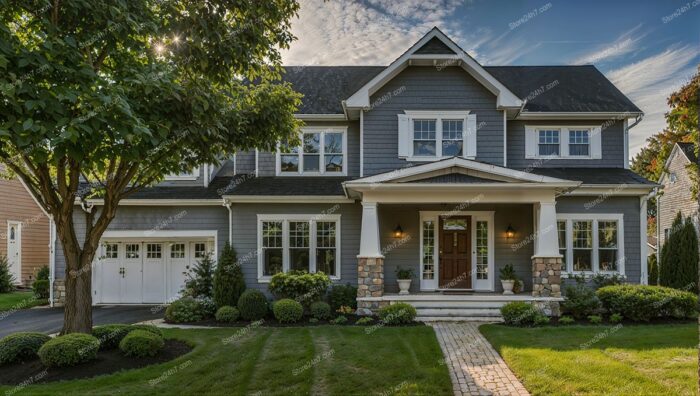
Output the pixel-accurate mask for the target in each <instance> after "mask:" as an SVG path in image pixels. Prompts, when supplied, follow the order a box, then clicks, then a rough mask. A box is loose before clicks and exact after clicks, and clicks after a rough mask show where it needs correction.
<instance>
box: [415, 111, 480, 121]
mask: <svg viewBox="0 0 700 396" xmlns="http://www.w3.org/2000/svg"><path fill="white" fill-rule="evenodd" d="M403 112H404V113H405V114H406V115H407V116H409V117H411V118H422V117H425V118H460V119H461V118H466V117H467V116H469V113H470V111H469V110H404V111H403Z"/></svg>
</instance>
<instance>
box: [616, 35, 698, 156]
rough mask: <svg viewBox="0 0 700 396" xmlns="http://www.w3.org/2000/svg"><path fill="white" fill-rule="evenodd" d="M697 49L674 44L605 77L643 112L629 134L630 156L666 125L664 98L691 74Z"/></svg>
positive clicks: (667, 108) (666, 106)
mask: <svg viewBox="0 0 700 396" xmlns="http://www.w3.org/2000/svg"><path fill="white" fill-rule="evenodd" d="M699 56H700V50H698V49H697V48H696V47H695V46H691V45H685V46H680V45H674V46H672V47H670V48H667V49H666V50H665V51H663V52H661V53H658V54H656V55H653V56H650V57H648V58H646V59H643V60H641V61H639V62H636V63H632V64H630V65H627V66H624V67H621V68H619V69H616V70H613V71H610V72H608V73H606V74H607V76H608V78H609V79H610V81H612V82H613V84H615V85H616V86H617V87H618V88H619V89H620V90H621V91H622V92H623V93H624V94H625V95H627V96H628V97H629V98H630V99H631V100H632V101H633V102H634V103H635V104H636V105H637V106H638V107H639V108H640V109H642V111H644V113H645V115H644V120H643V121H642V122H641V123H640V124H639V125H637V126H636V127H635V128H634V129H632V130H631V131H630V154H631V155H634V154H636V153H637V152H638V151H639V150H640V149H641V148H642V147H643V146H644V143H645V140H646V138H648V137H649V136H651V135H653V134H655V133H658V132H661V131H662V130H663V129H664V127H665V126H666V120H665V118H664V113H666V112H667V111H668V110H669V107H668V105H667V104H666V98H667V97H668V96H669V95H670V94H671V93H672V92H674V91H676V90H678V88H680V87H681V86H682V85H683V84H685V83H687V82H688V81H689V79H690V77H691V76H692V75H693V74H694V72H695V70H696V68H697V64H698V57H699Z"/></svg>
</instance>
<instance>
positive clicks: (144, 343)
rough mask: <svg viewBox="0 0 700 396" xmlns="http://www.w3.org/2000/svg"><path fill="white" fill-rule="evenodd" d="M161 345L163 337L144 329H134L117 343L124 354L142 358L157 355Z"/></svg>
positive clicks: (161, 347) (162, 344) (163, 343)
mask: <svg viewBox="0 0 700 396" xmlns="http://www.w3.org/2000/svg"><path fill="white" fill-rule="evenodd" d="M163 346H165V342H164V341H163V337H161V336H159V335H157V334H154V333H152V332H150V331H146V330H134V331H132V332H130V333H129V334H127V335H126V337H124V339H123V340H122V341H121V342H120V343H119V350H120V351H122V353H124V354H125V355H126V356H131V357H137V358H143V357H147V356H155V355H157V354H158V352H160V351H161V350H162V349H163Z"/></svg>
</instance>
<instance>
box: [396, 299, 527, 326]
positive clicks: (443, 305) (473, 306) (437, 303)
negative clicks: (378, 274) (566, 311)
mask: <svg viewBox="0 0 700 396" xmlns="http://www.w3.org/2000/svg"><path fill="white" fill-rule="evenodd" d="M384 299H388V300H390V302H391V303H396V302H405V303H408V304H411V305H413V306H414V307H415V308H416V312H417V317H416V320H420V321H422V322H437V321H474V322H502V321H503V318H502V317H501V311H500V309H501V307H502V306H504V305H505V304H507V303H509V302H512V301H518V300H530V299H532V297H531V296H529V295H510V296H503V295H499V294H469V295H458V294H414V295H390V296H386V295H385V296H384Z"/></svg>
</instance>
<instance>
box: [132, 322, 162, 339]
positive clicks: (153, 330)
mask: <svg viewBox="0 0 700 396" xmlns="http://www.w3.org/2000/svg"><path fill="white" fill-rule="evenodd" d="M131 330H143V331H147V332H149V333H153V334H155V335H157V336H159V337H162V336H163V331H162V330H161V329H159V328H157V327H156V326H153V325H145V324H143V325H138V324H137V325H131Z"/></svg>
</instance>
